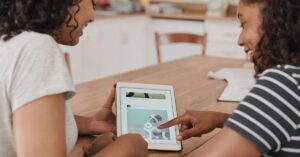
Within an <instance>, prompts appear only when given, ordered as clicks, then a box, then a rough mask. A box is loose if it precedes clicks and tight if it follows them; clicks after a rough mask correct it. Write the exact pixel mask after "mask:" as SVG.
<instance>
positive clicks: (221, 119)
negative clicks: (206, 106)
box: [216, 112, 231, 128]
mask: <svg viewBox="0 0 300 157" xmlns="http://www.w3.org/2000/svg"><path fill="white" fill-rule="evenodd" d="M218 114H219V115H218V116H216V118H217V121H218V122H219V124H218V125H217V128H223V126H224V123H225V122H226V120H227V119H228V118H229V117H230V115H231V114H228V113H221V112H220V113H218Z"/></svg>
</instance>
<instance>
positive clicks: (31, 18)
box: [0, 0, 81, 41]
mask: <svg viewBox="0 0 300 157" xmlns="http://www.w3.org/2000/svg"><path fill="white" fill-rule="evenodd" d="M80 2H81V0H1V1H0V37H1V38H2V39H3V40H4V41H7V40H9V39H11V38H13V37H14V36H16V35H18V34H20V33H22V32H23V31H35V32H39V33H46V34H49V35H52V36H54V37H55V32H56V31H57V30H58V29H59V28H60V27H61V26H62V24H63V23H64V22H65V21H66V25H67V27H71V28H72V31H71V32H70V36H71V33H72V32H73V31H74V30H75V29H76V28H77V27H78V22H77V21H76V19H75V23H76V24H75V25H71V24H70V21H71V20H72V18H73V16H72V14H71V13H70V12H69V11H68V9H69V7H71V6H77V10H76V11H75V15H76V14H77V13H78V12H79V10H80V7H79V3H80ZM71 37H72V36H71ZM71 39H72V38H71Z"/></svg>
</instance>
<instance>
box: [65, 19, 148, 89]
mask: <svg viewBox="0 0 300 157" xmlns="http://www.w3.org/2000/svg"><path fill="white" fill-rule="evenodd" d="M148 23H149V18H148V17H146V16H134V17H122V18H112V19H99V20H96V21H94V22H93V23H91V24H89V26H88V27H87V28H86V29H85V30H84V35H83V36H82V38H81V40H80V44H79V45H77V46H75V47H66V46H62V49H63V50H64V51H67V52H69V53H70V58H71V68H72V75H73V79H74V82H75V83H76V84H77V83H82V82H86V81H90V80H95V79H98V78H101V77H106V76H110V75H114V74H117V73H121V72H125V71H130V70H134V69H137V68H142V67H144V66H146V52H145V51H146V34H147V33H146V27H147V25H148Z"/></svg>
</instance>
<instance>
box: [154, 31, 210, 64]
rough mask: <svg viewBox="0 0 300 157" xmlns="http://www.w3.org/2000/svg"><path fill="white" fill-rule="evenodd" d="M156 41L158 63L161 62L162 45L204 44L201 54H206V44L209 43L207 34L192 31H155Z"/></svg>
mask: <svg viewBox="0 0 300 157" xmlns="http://www.w3.org/2000/svg"><path fill="white" fill-rule="evenodd" d="M155 43H156V52H157V53H156V54H157V60H158V63H159V64H160V63H161V50H160V47H161V46H162V45H167V44H174V43H193V44H199V45H202V52H200V54H201V55H205V51H206V44H207V34H206V33H204V34H203V35H198V34H190V33H158V32H156V33H155Z"/></svg>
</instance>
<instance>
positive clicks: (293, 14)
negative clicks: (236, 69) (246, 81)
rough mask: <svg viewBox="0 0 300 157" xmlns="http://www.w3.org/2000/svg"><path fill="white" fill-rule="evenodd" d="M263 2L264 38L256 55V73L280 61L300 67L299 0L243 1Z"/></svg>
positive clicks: (262, 35)
mask: <svg viewBox="0 0 300 157" xmlns="http://www.w3.org/2000/svg"><path fill="white" fill-rule="evenodd" d="M241 1H242V2H243V3H244V4H261V5H262V10H261V16H262V25H261V27H260V33H261V34H260V35H261V39H260V41H259V43H258V45H257V48H256V51H255V53H254V55H253V62H254V65H255V71H256V74H260V73H262V72H263V71H264V70H266V69H268V68H271V67H274V66H276V65H278V64H291V65H294V66H300V0H241Z"/></svg>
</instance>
